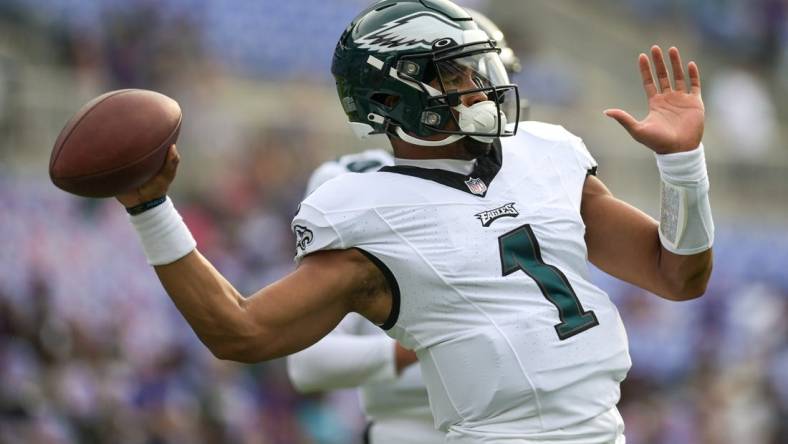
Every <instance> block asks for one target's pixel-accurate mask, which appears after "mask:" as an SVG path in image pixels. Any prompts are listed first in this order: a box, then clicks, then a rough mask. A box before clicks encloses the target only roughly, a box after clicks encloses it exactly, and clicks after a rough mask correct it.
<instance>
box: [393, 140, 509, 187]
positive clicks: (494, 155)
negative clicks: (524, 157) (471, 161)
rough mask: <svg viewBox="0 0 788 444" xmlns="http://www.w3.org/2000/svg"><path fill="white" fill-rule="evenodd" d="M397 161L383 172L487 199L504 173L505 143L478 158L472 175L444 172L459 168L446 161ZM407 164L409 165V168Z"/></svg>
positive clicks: (471, 172) (497, 145)
mask: <svg viewBox="0 0 788 444" xmlns="http://www.w3.org/2000/svg"><path fill="white" fill-rule="evenodd" d="M397 160H398V162H397V163H398V164H397V165H394V166H386V167H383V168H381V169H380V171H385V172H388V173H397V174H404V175H406V176H413V177H418V178H421V179H426V180H431V181H433V182H438V183H440V184H442V185H446V186H449V187H452V188H455V189H458V190H460V191H463V192H466V193H469V194H473V195H475V196H480V197H484V196H486V195H487V189H488V188H489V187H490V184H491V183H492V181H493V179H494V178H495V176H496V175H497V174H498V171H500V170H501V164H502V156H501V142H500V141H499V140H496V141H495V142H493V145H492V147H491V148H490V152H489V153H487V155H486V156H483V157H480V158H478V159H476V163H475V165H473V169H472V170H471V171H470V173H469V174H463V173H460V172H456V171H448V170H446V169H444V168H446V167H450V168H451V169H452V170H455V169H456V167H457V165H455V164H454V163H453V162H451V164H445V163H443V162H445V161H444V160H443V159H441V160H439V161H438V162H435V161H426V162H425V161H407V162H402V160H403V159H397ZM403 163H408V165H405V164H403ZM463 163H464V162H463ZM416 165H419V166H416ZM450 165H451V166H450Z"/></svg>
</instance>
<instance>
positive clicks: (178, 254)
mask: <svg viewBox="0 0 788 444" xmlns="http://www.w3.org/2000/svg"><path fill="white" fill-rule="evenodd" d="M129 220H130V221H131V225H132V226H133V227H134V229H135V230H136V231H137V234H138V235H139V237H140V241H141V242H142V250H143V251H144V252H145V257H147V258H148V263H149V264H151V265H154V266H155V265H167V264H170V263H173V262H175V261H177V260H178V259H180V258H182V257H184V256H186V255H187V254H189V253H191V252H192V250H194V249H195V247H197V242H195V240H194V237H192V233H191V232H190V231H189V228H188V227H186V224H185V223H183V218H181V215H180V214H178V210H176V209H175V206H174V205H173V204H172V201H171V200H170V198H169V197H168V198H167V199H166V201H165V202H164V203H162V204H161V205H158V206H156V207H154V208H151V209H149V210H146V211H144V212H142V213H139V214H136V215H129Z"/></svg>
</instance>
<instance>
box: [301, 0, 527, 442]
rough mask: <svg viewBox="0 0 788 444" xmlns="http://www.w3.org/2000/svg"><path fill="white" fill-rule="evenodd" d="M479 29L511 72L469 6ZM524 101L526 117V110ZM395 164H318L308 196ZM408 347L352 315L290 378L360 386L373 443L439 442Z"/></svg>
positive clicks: (499, 38)
mask: <svg viewBox="0 0 788 444" xmlns="http://www.w3.org/2000/svg"><path fill="white" fill-rule="evenodd" d="M466 10H467V11H468V13H469V14H470V15H471V17H473V20H474V21H475V22H476V24H477V25H478V26H479V28H480V29H481V30H482V31H484V32H485V33H487V35H489V36H490V38H491V39H492V40H494V41H495V42H496V44H497V45H498V47H500V49H501V54H500V55H501V61H502V62H503V64H504V67H505V68H506V71H507V73H509V74H510V75H512V74H515V73H517V72H519V71H520V61H519V59H518V58H517V56H516V55H515V53H514V51H513V50H512V49H511V48H510V47H509V45H508V44H507V42H506V39H505V37H504V34H503V32H502V31H501V29H500V28H499V27H498V26H497V25H495V23H493V22H492V21H491V20H490V19H489V18H488V17H486V16H485V15H483V14H482V13H480V12H478V11H475V10H472V9H470V8H466ZM526 104H527V102H526V101H525V99H521V111H520V113H521V116H522V115H524V114H525V113H527V105H526ZM392 165H394V158H393V157H392V156H391V154H389V152H388V151H386V150H381V149H373V150H367V151H363V152H360V153H356V154H348V155H345V156H342V157H340V158H339V159H336V160H332V161H329V162H326V163H324V164H323V165H321V166H320V167H318V168H317V169H316V170H315V172H314V173H313V174H312V176H311V177H310V179H309V183H308V185H307V190H306V194H307V195H309V194H311V193H312V192H313V191H315V190H316V189H317V188H318V187H319V186H320V185H322V184H323V183H325V182H327V181H328V180H330V179H332V178H334V177H337V176H339V175H342V174H346V173H365V172H374V171H377V170H379V169H380V168H381V167H383V166H392ZM415 362H416V354H415V353H414V352H413V351H411V350H407V349H405V348H404V347H402V346H401V345H399V343H397V341H395V340H394V339H391V338H390V337H389V336H387V335H386V334H385V333H384V332H383V330H381V329H380V328H379V327H377V326H375V325H374V324H372V323H371V322H369V321H368V320H366V319H365V318H364V317H363V316H361V315H359V314H357V313H349V314H348V315H347V316H346V317H345V319H343V320H342V322H340V323H339V325H338V326H337V328H336V329H334V331H332V332H331V334H329V335H328V336H326V337H325V338H323V339H321V340H320V342H318V343H317V344H315V345H313V346H311V347H309V348H307V349H305V350H302V351H300V352H298V353H295V354H293V355H290V356H288V358H287V370H288V374H289V376H290V381H291V382H292V383H293V385H294V386H295V387H296V389H297V390H298V391H300V392H302V393H310V392H317V391H324V390H332V389H339V388H349V387H359V395H360V398H361V406H362V409H363V410H364V413H365V415H366V416H367V419H368V420H369V424H368V427H367V429H366V431H365V436H364V442H365V443H371V444H436V443H440V442H443V439H444V437H445V434H444V433H442V432H439V431H437V430H435V426H434V420H433V418H432V414H431V413H430V409H429V404H428V400H427V389H426V387H425V386H424V382H423V381H422V378H421V371H420V370H419V367H418V366H416V365H411V364H413V363H415Z"/></svg>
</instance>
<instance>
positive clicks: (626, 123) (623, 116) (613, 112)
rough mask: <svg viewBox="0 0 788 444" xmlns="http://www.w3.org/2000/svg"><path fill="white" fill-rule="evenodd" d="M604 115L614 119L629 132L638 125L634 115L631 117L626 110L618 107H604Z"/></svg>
mask: <svg viewBox="0 0 788 444" xmlns="http://www.w3.org/2000/svg"><path fill="white" fill-rule="evenodd" d="M604 113H605V115H606V116H608V117H611V118H613V119H616V121H617V122H618V123H620V124H621V126H623V127H624V129H626V130H627V131H628V132H629V133H630V134H631V133H632V132H633V131H635V128H636V127H637V126H638V121H637V119H635V118H634V117H632V116H631V115H630V114H629V113H628V112H626V111H624V110H620V109H606V110H605V111H604Z"/></svg>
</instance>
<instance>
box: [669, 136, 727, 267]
mask: <svg viewBox="0 0 788 444" xmlns="http://www.w3.org/2000/svg"><path fill="white" fill-rule="evenodd" d="M656 158H657V167H658V168H659V174H660V178H661V179H662V184H661V187H660V196H661V209H660V223H659V239H660V242H661V243H662V246H663V247H665V249H667V250H668V251H670V252H672V253H675V254H680V255H691V254H697V253H700V252H702V251H705V250H708V249H709V248H711V246H712V244H713V243H714V221H713V220H712V217H711V205H710V203H709V178H708V173H707V172H706V157H705V154H704V151H703V145H702V144H701V145H700V146H699V147H698V148H696V149H694V150H692V151H686V152H681V153H674V154H657V155H656Z"/></svg>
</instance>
